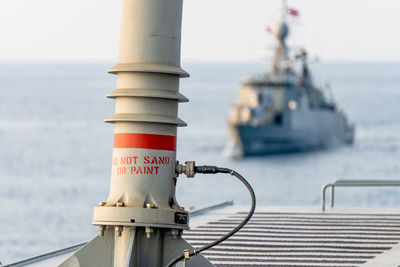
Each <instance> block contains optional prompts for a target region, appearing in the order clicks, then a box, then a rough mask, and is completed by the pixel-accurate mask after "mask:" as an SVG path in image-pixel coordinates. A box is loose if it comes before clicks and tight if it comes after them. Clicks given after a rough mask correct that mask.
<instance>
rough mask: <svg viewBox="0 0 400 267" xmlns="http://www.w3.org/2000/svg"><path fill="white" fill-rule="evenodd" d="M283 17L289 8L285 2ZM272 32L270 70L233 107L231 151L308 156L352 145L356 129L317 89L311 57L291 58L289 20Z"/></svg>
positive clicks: (243, 91)
mask: <svg viewBox="0 0 400 267" xmlns="http://www.w3.org/2000/svg"><path fill="white" fill-rule="evenodd" d="M283 10H284V11H283V13H284V14H286V12H287V10H288V8H287V5H286V2H283ZM271 32H272V33H273V34H274V36H275V38H276V47H275V48H274V56H273V59H272V64H271V67H270V70H269V71H268V72H267V73H266V74H264V75H260V76H254V77H251V78H248V79H247V80H246V81H245V82H244V83H243V84H242V86H241V88H240V90H239V93H238V96H237V100H236V102H235V104H234V105H233V107H232V110H231V113H230V118H229V129H230V134H231V136H232V140H231V142H230V143H229V144H228V146H227V148H228V151H229V153H230V154H231V155H234V156H246V155H258V154H271V153H286V152H293V151H303V150H310V149H316V148H320V147H326V146H330V145H332V144H351V143H353V139H354V126H353V125H351V124H350V123H349V122H348V120H347V117H346V115H345V113H344V112H343V111H342V110H340V109H339V107H338V106H337V105H336V103H335V102H334V101H333V100H328V99H327V97H326V96H325V93H324V90H323V89H322V88H321V87H318V86H316V85H315V84H314V82H313V79H312V75H311V71H310V68H309V64H308V61H307V52H306V51H305V50H304V49H300V51H298V53H296V55H295V56H293V57H290V56H289V48H288V46H287V44H286V39H287V37H288V35H289V24H288V23H287V19H286V16H285V15H283V16H282V20H281V22H280V23H279V24H277V25H276V26H275V27H273V28H271Z"/></svg>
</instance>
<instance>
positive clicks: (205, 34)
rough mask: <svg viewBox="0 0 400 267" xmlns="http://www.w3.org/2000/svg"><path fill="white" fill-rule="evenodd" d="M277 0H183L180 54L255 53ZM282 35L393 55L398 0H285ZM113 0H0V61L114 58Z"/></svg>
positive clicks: (116, 18) (377, 56) (398, 57)
mask: <svg viewBox="0 0 400 267" xmlns="http://www.w3.org/2000/svg"><path fill="white" fill-rule="evenodd" d="M279 5H280V1H279V0H184V14H183V30H182V59H183V60H184V61H189V60H191V61H192V60H196V61H198V60H201V61H237V60H257V59H259V58H260V57H261V55H262V54H263V51H264V50H265V49H266V47H268V46H271V45H272V38H271V36H269V35H268V34H267V33H266V32H265V30H264V29H265V26H266V25H270V24H272V22H273V21H274V19H277V18H278V12H279ZM289 6H290V7H295V8H297V9H298V10H299V11H300V18H299V19H298V21H297V23H296V24H295V25H293V26H292V35H291V38H290V40H289V41H290V43H291V44H293V45H296V46H304V47H306V48H307V49H308V50H309V51H310V54H311V55H312V56H318V57H319V58H320V59H321V60H351V61H360V60H361V61H400V37H399V34H398V32H399V30H398V28H397V27H398V26H400V15H399V12H400V1H399V0H289ZM120 9H121V2H120V0H0V38H1V39H0V61H5V60H6V61H8V60H99V61H100V60H110V61H116V59H117V54H118V42H119V25H120V13H121V10H120Z"/></svg>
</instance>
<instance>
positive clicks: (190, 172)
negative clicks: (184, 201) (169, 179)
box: [175, 161, 195, 178]
mask: <svg viewBox="0 0 400 267" xmlns="http://www.w3.org/2000/svg"><path fill="white" fill-rule="evenodd" d="M194 170H195V162H194V161H185V165H182V164H179V161H177V162H176V166H175V173H176V174H177V176H178V175H179V174H182V173H184V174H185V175H186V177H187V178H193V177H194V175H195V171H194Z"/></svg>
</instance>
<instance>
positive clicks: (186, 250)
mask: <svg viewBox="0 0 400 267" xmlns="http://www.w3.org/2000/svg"><path fill="white" fill-rule="evenodd" d="M183 256H184V257H185V260H187V259H189V258H190V251H189V250H188V249H185V250H184V251H183Z"/></svg>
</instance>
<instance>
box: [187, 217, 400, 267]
mask: <svg viewBox="0 0 400 267" xmlns="http://www.w3.org/2000/svg"><path fill="white" fill-rule="evenodd" d="M245 215H246V213H245V212H234V213H231V214H225V216H223V217H219V218H218V219H214V220H212V219H211V220H210V221H209V222H207V223H206V224H203V225H199V226H197V227H193V228H192V229H191V230H190V231H186V232H185V234H184V238H185V239H186V240H187V241H188V242H189V243H190V244H192V245H193V246H194V247H199V246H202V245H205V244H206V243H208V242H211V241H213V240H215V239H216V238H218V237H219V236H221V235H223V234H224V233H226V232H228V231H229V230H230V229H232V228H233V227H234V226H235V225H237V224H238V223H240V221H241V219H242V218H244V217H245ZM399 242H400V212H399V211H398V213H384V214H382V213H379V212H378V213H357V214H356V213H354V212H352V213H319V212H306V211H303V212H302V211H301V210H300V211H298V212H285V211H281V212H276V211H274V212H268V211H262V210H260V209H258V212H256V213H255V215H254V216H253V218H252V219H251V221H250V222H249V223H248V224H247V225H246V226H245V227H244V228H243V229H242V230H241V231H240V232H239V233H237V234H236V235H235V236H233V237H232V238H230V239H229V240H227V241H225V242H223V243H222V244H220V245H218V246H216V247H214V248H212V249H210V250H207V251H205V252H204V253H203V255H204V256H206V257H207V258H208V259H209V260H210V261H212V262H213V263H214V264H215V265H216V266H221V267H222V266H313V267H316V266H360V265H364V264H367V263H368V262H371V263H372V261H377V260H378V258H382V260H380V261H379V262H380V263H379V264H378V263H377V264H376V265H375V264H372V265H370V266H380V267H382V266H398V264H395V265H390V264H389V261H388V260H385V254H386V253H387V252H389V251H391V250H393V247H396V246H397V245H398V243H399ZM388 256H389V255H388ZM388 259H389V260H393V258H392V257H388ZM397 262H398V263H400V256H398V261H397ZM388 264H389V265H388Z"/></svg>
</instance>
